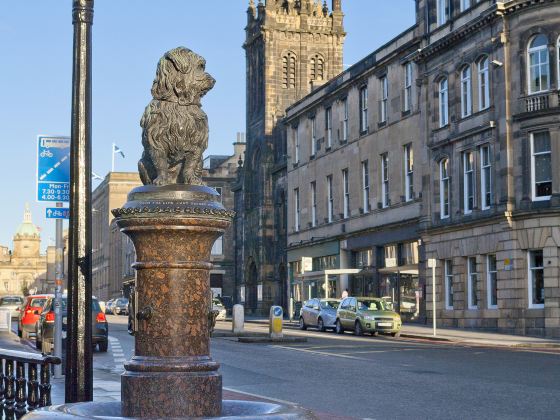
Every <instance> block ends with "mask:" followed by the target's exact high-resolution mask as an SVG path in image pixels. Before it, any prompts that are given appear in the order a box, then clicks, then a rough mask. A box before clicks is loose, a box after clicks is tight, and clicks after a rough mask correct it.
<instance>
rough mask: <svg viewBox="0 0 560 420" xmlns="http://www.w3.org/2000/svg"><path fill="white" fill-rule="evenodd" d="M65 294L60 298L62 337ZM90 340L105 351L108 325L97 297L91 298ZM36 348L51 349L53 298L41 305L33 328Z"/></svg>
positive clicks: (64, 316)
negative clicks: (39, 314) (40, 311)
mask: <svg viewBox="0 0 560 420" xmlns="http://www.w3.org/2000/svg"><path fill="white" fill-rule="evenodd" d="M66 302H67V299H66V296H65V295H64V296H62V299H61V313H62V339H65V338H66V315H67V312H66ZM91 330H92V331H91V341H92V343H93V345H94V346H96V345H97V346H98V347H99V351H102V352H106V351H107V348H108V347H109V325H108V324H107V319H106V318H105V314H104V313H103V311H102V310H101V307H100V306H99V302H98V301H97V299H95V298H92V300H91ZM35 337H36V340H37V341H36V342H35V346H36V348H37V349H38V350H41V351H42V352H43V353H45V354H47V353H50V352H51V351H52V348H53V339H54V298H49V299H48V300H47V302H46V303H45V306H44V307H43V311H42V313H41V316H40V317H39V320H38V321H37V326H36V329H35Z"/></svg>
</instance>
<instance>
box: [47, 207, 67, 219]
mask: <svg viewBox="0 0 560 420" xmlns="http://www.w3.org/2000/svg"><path fill="white" fill-rule="evenodd" d="M45 215H46V216H47V219H70V209H68V208H64V207H48V208H47V210H46V212H45Z"/></svg>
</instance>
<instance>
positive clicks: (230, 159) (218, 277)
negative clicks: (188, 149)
mask: <svg viewBox="0 0 560 420" xmlns="http://www.w3.org/2000/svg"><path fill="white" fill-rule="evenodd" d="M233 149H234V153H233V155H219V156H218V155H209V156H207V157H206V158H205V159H204V165H203V168H204V171H203V174H202V180H203V181H204V183H205V184H206V185H208V186H209V187H212V188H214V189H215V190H216V191H217V192H218V193H219V194H220V200H221V203H222V204H223V205H224V207H225V208H226V209H233V208H234V193H233V189H232V186H233V185H234V184H235V183H236V182H237V172H238V169H239V160H240V159H242V157H243V155H244V153H245V141H244V134H243V133H238V135H237V141H236V142H235V143H233ZM233 237H234V227H233V225H232V226H230V227H229V228H228V229H227V230H226V232H225V233H224V235H223V236H221V237H220V238H218V239H217V240H216V242H215V243H214V246H213V247H212V251H211V254H210V261H211V262H212V264H214V267H213V268H212V270H210V287H211V288H212V292H213V294H214V296H218V295H219V296H221V297H222V298H224V299H227V301H226V300H224V302H225V303H226V304H227V305H228V306H229V303H230V302H231V301H232V300H233V296H234V295H235V264H234V255H235V249H234V246H233Z"/></svg>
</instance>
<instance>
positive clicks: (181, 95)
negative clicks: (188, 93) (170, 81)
mask: <svg viewBox="0 0 560 420" xmlns="http://www.w3.org/2000/svg"><path fill="white" fill-rule="evenodd" d="M185 88H186V86H185V81H184V80H183V79H182V78H181V79H179V81H178V82H177V83H175V86H173V90H174V91H175V95H177V99H178V101H179V105H187V98H185Z"/></svg>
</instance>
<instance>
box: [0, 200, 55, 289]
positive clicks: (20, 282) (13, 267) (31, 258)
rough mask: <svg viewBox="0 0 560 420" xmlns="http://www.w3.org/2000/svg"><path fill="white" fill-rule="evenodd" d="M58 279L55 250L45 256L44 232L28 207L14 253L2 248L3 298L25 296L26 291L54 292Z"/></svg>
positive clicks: (15, 240) (5, 247)
mask: <svg viewBox="0 0 560 420" xmlns="http://www.w3.org/2000/svg"><path fill="white" fill-rule="evenodd" d="M49 274H50V275H49ZM54 280H55V279H54V247H52V246H49V247H47V253H46V254H42V253H41V233H40V230H39V228H38V227H37V226H36V225H35V224H33V220H32V218H31V211H30V210H29V206H26V208H25V213H24V216H23V222H22V224H21V225H20V226H19V227H18V229H17V231H16V233H15V235H14V238H13V250H11V251H10V249H9V248H8V247H7V246H0V296H3V295H23V291H24V289H28V290H29V289H35V290H36V291H37V293H52V292H53V291H54Z"/></svg>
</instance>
